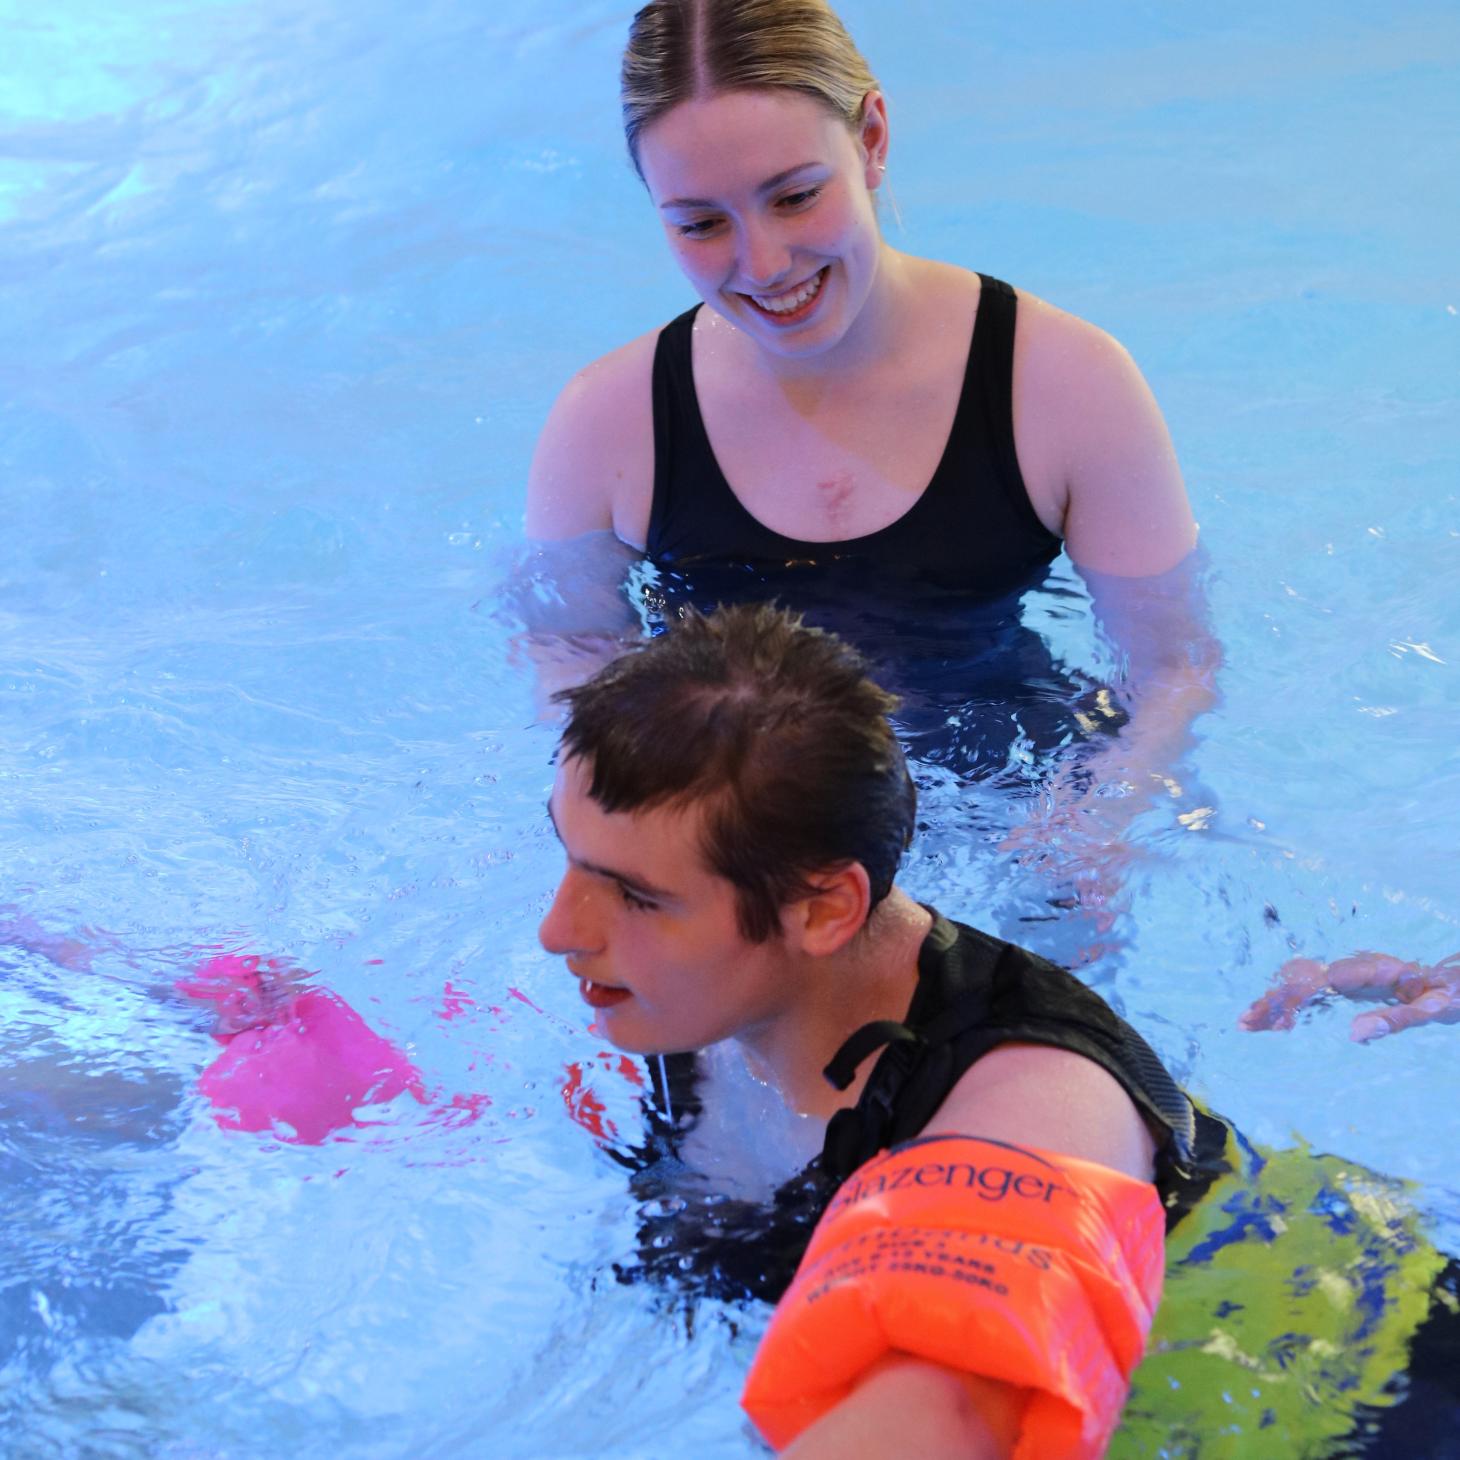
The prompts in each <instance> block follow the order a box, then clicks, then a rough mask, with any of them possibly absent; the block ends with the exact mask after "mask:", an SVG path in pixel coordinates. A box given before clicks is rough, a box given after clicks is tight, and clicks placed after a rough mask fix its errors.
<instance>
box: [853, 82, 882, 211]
mask: <svg viewBox="0 0 1460 1460" xmlns="http://www.w3.org/2000/svg"><path fill="white" fill-rule="evenodd" d="M857 140H858V142H859V143H860V144H861V148H862V159H863V164H864V174H865V177H866V181H867V187H868V189H869V190H870V189H873V188H876V187H877V186H878V185H879V184H880V183H881V181H882V175H883V173H885V172H886V171H887V142H888V131H887V100H886V98H885V97H884V96H883V95H882V93H881V92H880V91H869V92H868V93H867V95H866V97H865V98H864V99H863V101H862V125H861V128H860V129H859V131H858V135H857Z"/></svg>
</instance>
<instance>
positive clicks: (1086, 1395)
mask: <svg viewBox="0 0 1460 1460" xmlns="http://www.w3.org/2000/svg"><path fill="white" fill-rule="evenodd" d="M1164 1248H1165V1220H1164V1214H1163V1212H1162V1208H1161V1203H1160V1200H1159V1199H1158V1197H1157V1195H1156V1189H1155V1187H1153V1186H1152V1185H1151V1184H1150V1183H1149V1182H1144V1181H1137V1180H1135V1179H1134V1178H1133V1177H1130V1176H1126V1175H1123V1174H1122V1173H1121V1172H1119V1171H1113V1170H1111V1169H1110V1168H1109V1167H1107V1166H1100V1165H1097V1164H1095V1163H1094V1162H1092V1161H1081V1160H1077V1159H1076V1158H1074V1157H1071V1156H1060V1155H1056V1154H1053V1153H1050V1152H1047V1151H1037V1150H1028V1149H1025V1148H1023V1147H1019V1146H1009V1145H1005V1144H1003V1143H1002V1142H1000V1141H990V1140H984V1139H982V1138H979V1137H975V1136H931V1137H924V1138H923V1139H921V1140H916V1141H912V1142H910V1143H908V1144H907V1145H904V1146H900V1147H899V1148H898V1149H897V1150H895V1151H891V1152H884V1153H883V1154H882V1155H880V1156H878V1157H876V1158H875V1159H873V1160H871V1161H869V1162H868V1163H867V1164H866V1165H865V1166H863V1167H861V1168H860V1169H859V1170H858V1171H856V1172H854V1173H853V1175H852V1176H850V1177H849V1178H848V1179H847V1181H846V1182H845V1183H843V1185H842V1186H841V1188H840V1189H839V1190H838V1192H837V1194H836V1196H835V1197H834V1198H833V1199H832V1202H831V1205H830V1206H829V1207H828V1208H827V1210H826V1213H825V1215H824V1216H823V1217H822V1219H821V1221H820V1223H819V1224H818V1225H817V1228H816V1231H815V1232H814V1233H813V1234H812V1237H811V1242H810V1245H809V1246H808V1247H807V1249H806V1255H805V1257H804V1258H803V1259H802V1261H801V1266H800V1268H799V1269H798V1271H797V1273H796V1278H795V1281H794V1282H793V1283H792V1284H791V1287H790V1288H789V1289H788V1290H787V1292H786V1295H785V1297H784V1298H782V1300H781V1303H780V1306H779V1307H778V1308H777V1309H776V1311H775V1314H774V1315H773V1316H772V1318H771V1323H770V1327H769V1328H768V1329H767V1330H766V1334H765V1337H764V1339H763V1340H762V1341H761V1346H760V1349H759V1351H758V1352H757V1354H756V1357H755V1362H754V1364H753V1365H752V1366H751V1370H750V1376H749V1378H748V1379H747V1381H746V1385H745V1392H744V1394H743V1395H742V1396H741V1403H742V1405H744V1407H745V1409H746V1412H747V1413H748V1414H749V1415H750V1417H751V1419H753V1420H754V1421H755V1424H756V1427H757V1428H758V1429H759V1430H760V1432H761V1433H762V1434H763V1435H764V1436H765V1438H766V1439H767V1440H768V1441H769V1442H770V1443H771V1444H772V1445H773V1446H774V1447H775V1448H776V1449H778V1450H779V1449H781V1448H782V1447H783V1446H785V1445H788V1444H790V1442H791V1441H792V1440H793V1439H795V1437H796V1436H797V1435H798V1434H800V1432H801V1431H802V1430H803V1429H805V1428H806V1427H807V1426H808V1425H810V1424H811V1423H812V1422H813V1421H815V1420H817V1419H819V1418H820V1417H821V1416H822V1415H823V1414H825V1413H826V1412H827V1410H829V1409H831V1408H833V1407H834V1406H835V1405H837V1404H838V1403H840V1402H841V1401H842V1400H843V1399H845V1398H846V1397H847V1395H849V1394H850V1393H851V1392H852V1390H853V1389H855V1388H856V1386H857V1384H858V1382H859V1380H860V1379H861V1377H862V1376H863V1375H864V1374H865V1373H866V1372H867V1370H868V1369H869V1368H870V1367H871V1366H872V1365H873V1364H874V1363H876V1361H877V1360H878V1359H879V1358H881V1357H882V1356H883V1355H884V1354H886V1353H889V1352H897V1353H905V1354H912V1355H916V1356H918V1357H921V1358H926V1359H930V1360H932V1361H933V1362H934V1363H937V1364H942V1365H944V1366H945V1367H947V1368H949V1369H953V1370H955V1371H958V1372H962V1373H968V1374H976V1375H980V1376H982V1377H983V1378H987V1379H993V1380H998V1381H1002V1382H1004V1383H1007V1384H1012V1385H1014V1386H1016V1387H1018V1388H1021V1389H1028V1390H1030V1391H1031V1395H1030V1399H1029V1402H1028V1405H1027V1406H1026V1408H1025V1411H1024V1416H1023V1422H1022V1427H1021V1429H1020V1434H1019V1442H1018V1446H1017V1448H1016V1449H1015V1452H1014V1453H1015V1460H1095V1457H1098V1456H1100V1455H1102V1454H1104V1452H1105V1446H1106V1444H1107V1443H1108V1441H1109V1439H1110V1433H1111V1431H1112V1430H1113V1429H1114V1428H1115V1423H1116V1421H1117V1420H1118V1419H1119V1417H1120V1410H1121V1406H1122V1405H1123V1404H1124V1403H1125V1395H1126V1389H1127V1386H1128V1383H1129V1380H1130V1374H1131V1370H1132V1369H1134V1368H1135V1366H1136V1363H1137V1362H1138V1361H1139V1359H1140V1357H1141V1353H1142V1351H1143V1349H1144V1347H1145V1340H1146V1334H1147V1332H1148V1331H1149V1330H1150V1326H1151V1319H1152V1318H1153V1317H1154V1316H1155V1311H1156V1304H1157V1302H1158V1301H1159V1299H1160V1295H1161V1275H1162V1269H1163V1265H1164V1256H1165V1250H1164Z"/></svg>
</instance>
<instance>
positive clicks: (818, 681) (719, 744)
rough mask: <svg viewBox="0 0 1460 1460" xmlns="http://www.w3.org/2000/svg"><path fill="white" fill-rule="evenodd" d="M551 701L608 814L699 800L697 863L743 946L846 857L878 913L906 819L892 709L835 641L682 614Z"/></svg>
mask: <svg viewBox="0 0 1460 1460" xmlns="http://www.w3.org/2000/svg"><path fill="white" fill-rule="evenodd" d="M555 698H557V699H559V700H561V701H562V702H564V703H565V704H566V705H567V706H568V723H567V725H566V727H565V728H564V730H563V735H562V740H561V743H560V745H559V752H558V753H559V755H560V756H562V757H564V758H578V759H580V760H581V761H582V762H583V765H584V766H585V768H586V769H587V771H588V775H589V787H588V794H589V795H590V796H591V797H592V798H593V800H594V801H595V802H597V803H598V805H599V806H601V807H602V808H603V810H605V811H607V812H631V813H632V812H639V811H650V810H653V809H655V808H656V807H680V806H686V805H690V804H702V805H703V806H704V808H705V814H704V819H703V821H702V823H701V827H700V839H701V852H702V854H703V856H704V858H705V864H706V865H707V866H708V867H709V868H710V869H711V870H712V871H714V872H716V873H717V874H718V875H719V876H721V877H724V878H725V879H726V880H727V881H728V882H729V883H730V884H731V885H732V886H733V887H734V888H735V892H736V913H737V921H738V922H739V925H740V931H741V933H742V934H743V935H744V936H745V937H746V938H748V939H750V940H751V941H752V942H756V943H763V942H765V941H766V939H767V938H769V937H770V936H771V935H772V934H773V933H774V932H775V931H776V930H777V929H778V927H779V925H780V912H781V909H782V908H783V907H784V906H785V905H786V904H787V903H788V902H792V901H794V900H795V899H796V898H798V897H806V896H809V895H810V894H811V893H812V892H814V891H815V890H816V878H817V876H818V875H820V874H823V873H826V872H828V871H831V870H833V869H835V868H837V867H841V866H845V865H847V864H848V863H850V862H860V863H861V864H862V866H863V867H865V868H866V871H867V878H868V881H869V882H870V883H871V900H872V905H873V907H875V906H876V905H877V904H878V903H879V902H880V901H881V900H882V899H883V898H884V897H886V896H887V894H888V892H889V891H890V890H891V888H892V880H893V877H894V876H895V875H896V873H897V864H898V863H899V862H900V861H901V860H902V854H903V852H904V851H906V850H907V846H908V843H909V841H910V840H911V839H912V832H913V823H914V817H915V815H916V811H917V792H916V790H915V788H914V786H913V783H912V779H911V777H910V776H909V775H908V771H907V763H906V761H905V760H904V759H903V753H902V747H901V746H900V745H899V744H898V741H897V736H896V735H895V734H894V733H893V729H892V726H891V724H889V722H888V719H887V715H888V711H889V710H891V709H892V708H893V707H894V706H895V705H896V703H897V701H896V699H895V698H894V697H893V696H892V695H890V694H888V693H887V692H886V691H885V690H883V689H881V688H880V687H879V686H878V685H876V684H874V683H873V682H872V680H871V679H869V678H868V677H867V664H866V661H865V660H864V659H863V658H862V657H861V655H860V654H858V653H857V652H856V651H855V650H854V649H852V648H850V647H848V646H847V645H846V644H844V643H843V642H842V641H841V640H840V639H838V638H837V637H836V636H835V635H834V634H828V633H824V632H823V631H822V630H820V629H808V628H804V627H802V624H801V620H800V618H799V617H794V616H792V615H790V614H788V613H785V612H784V611H783V610H780V609H777V608H771V607H768V606H765V605H755V606H750V605H741V606H737V607H733V608H719V609H717V610H716V611H715V612H714V613H712V614H709V615H708V616H701V615H700V614H697V613H693V612H690V613H688V614H686V616H685V617H683V618H682V619H680V620H679V621H678V622H677V623H676V624H675V625H674V626H673V627H672V628H671V629H670V630H669V631H668V632H667V633H666V634H664V635H662V636H661V637H659V638H657V639H653V640H650V641H649V642H648V643H647V644H644V645H642V646H640V647H637V648H634V649H630V650H629V651H628V652H627V653H625V654H622V655H620V657H619V658H617V659H615V660H614V661H613V662H612V663H610V664H608V665H607V666H606V667H605V668H603V669H602V670H600V671H599V672H598V673H597V674H596V675H594V676H593V678H592V679H590V680H589V681H588V682H587V683H586V684H581V685H579V686H577V687H576V688H574V689H568V690H563V691H561V692H560V693H559V694H558V695H557V696H555Z"/></svg>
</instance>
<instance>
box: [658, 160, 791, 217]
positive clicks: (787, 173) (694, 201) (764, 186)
mask: <svg viewBox="0 0 1460 1460" xmlns="http://www.w3.org/2000/svg"><path fill="white" fill-rule="evenodd" d="M817 166H819V164H818V163H815V162H798V163H797V164H796V165H795V167H788V168H785V169H784V170H783V171H781V172H778V173H775V174H773V175H772V176H770V177H768V178H767V179H766V180H765V181H764V182H763V183H761V184H759V185H758V186H757V187H756V192H758V193H773V192H775V190H776V189H777V188H778V187H780V186H781V184H782V183H785V182H789V181H790V180H791V179H792V178H793V177H795V176H796V174H797V173H798V172H805V171H806V169H807V168H808V167H817ZM659 206H660V207H661V208H713V207H715V206H716V204H715V202H714V201H713V199H710V198H670V199H668V201H666V202H663V203H660V205H659Z"/></svg>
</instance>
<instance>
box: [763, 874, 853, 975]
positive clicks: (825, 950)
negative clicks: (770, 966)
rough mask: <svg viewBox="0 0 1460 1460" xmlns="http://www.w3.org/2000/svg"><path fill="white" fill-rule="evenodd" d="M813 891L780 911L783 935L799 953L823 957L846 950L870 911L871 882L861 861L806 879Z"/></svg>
mask: <svg viewBox="0 0 1460 1460" xmlns="http://www.w3.org/2000/svg"><path fill="white" fill-rule="evenodd" d="M807 880H808V881H809V882H811V883H812V885H813V886H814V888H815V891H813V892H812V893H811V894H810V895H809V896H807V897H801V898H797V899H796V901H795V902H791V903H787V904H786V906H785V907H784V908H782V909H781V931H782V935H783V936H784V937H785V938H786V939H787V941H788V942H790V943H791V945H792V946H793V947H794V948H795V949H796V950H797V951H798V952H801V953H806V954H809V955H810V956H811V957H813V958H826V957H829V956H830V955H831V954H833V953H836V952H838V951H840V950H841V949H842V948H845V947H846V945H847V944H848V943H850V942H851V941H852V939H853V938H855V937H856V936H857V934H858V933H860V932H861V931H862V928H863V927H864V926H865V925H866V922H867V918H868V917H869V916H870V914H871V912H872V883H871V880H870V879H869V878H868V876H867V869H866V868H865V867H864V866H863V865H862V864H861V863H860V862H847V863H845V864H844V865H843V866H840V867H836V868H833V869H832V870H830V871H825V872H818V873H815V874H814V875H812V876H811V877H809V878H808V879H807Z"/></svg>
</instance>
